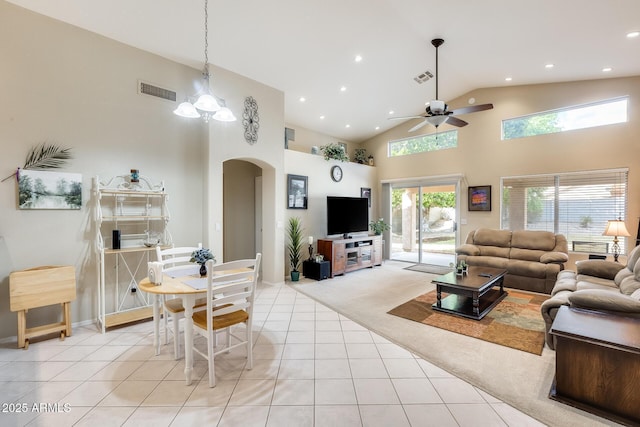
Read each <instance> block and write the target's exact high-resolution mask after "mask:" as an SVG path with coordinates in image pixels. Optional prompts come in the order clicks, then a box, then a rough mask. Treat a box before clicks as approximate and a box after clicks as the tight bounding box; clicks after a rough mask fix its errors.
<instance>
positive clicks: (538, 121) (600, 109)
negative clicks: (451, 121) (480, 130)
mask: <svg viewBox="0 0 640 427" xmlns="http://www.w3.org/2000/svg"><path fill="white" fill-rule="evenodd" d="M628 101H629V99H628V98H627V97H624V98H615V99H609V100H606V101H601V102H596V103H593V104H583V105H578V106H574V107H567V108H560V109H558V110H551V111H545V112H542V113H536V114H530V115H528V116H522V117H516V118H513V119H507V120H503V121H502V139H503V140H505V139H515V138H524V137H526V136H535V135H544V134H548V133H557V132H566V131H568V130H574V129H584V128H590V127H596V126H604V125H611V124H614V123H624V122H626V121H627V104H628Z"/></svg>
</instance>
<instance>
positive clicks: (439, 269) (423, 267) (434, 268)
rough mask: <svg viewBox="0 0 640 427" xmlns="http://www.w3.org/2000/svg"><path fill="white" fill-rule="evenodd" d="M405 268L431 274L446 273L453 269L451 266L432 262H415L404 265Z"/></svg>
mask: <svg viewBox="0 0 640 427" xmlns="http://www.w3.org/2000/svg"><path fill="white" fill-rule="evenodd" d="M405 270H411V271H419V272H421V273H431V274H447V273H451V271H453V269H452V268H451V267H444V266H442V265H434V264H415V265H411V266H409V267H405Z"/></svg>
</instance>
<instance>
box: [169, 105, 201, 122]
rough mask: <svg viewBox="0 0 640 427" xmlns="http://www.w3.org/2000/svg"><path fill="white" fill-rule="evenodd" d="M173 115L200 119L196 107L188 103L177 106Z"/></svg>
mask: <svg viewBox="0 0 640 427" xmlns="http://www.w3.org/2000/svg"><path fill="white" fill-rule="evenodd" d="M173 113H174V114H176V115H178V116H180V117H188V118H190V119H194V118H197V117H200V113H198V110H196V107H194V106H193V104H191V103H190V102H186V101H185V102H183V103H181V104H180V105H178V108H176V109H175V110H173Z"/></svg>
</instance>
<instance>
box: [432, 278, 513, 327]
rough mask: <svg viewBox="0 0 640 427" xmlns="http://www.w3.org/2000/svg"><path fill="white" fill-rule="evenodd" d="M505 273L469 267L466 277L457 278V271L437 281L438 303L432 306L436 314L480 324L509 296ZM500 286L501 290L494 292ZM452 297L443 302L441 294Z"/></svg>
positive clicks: (434, 281) (444, 299) (436, 279)
mask: <svg viewBox="0 0 640 427" xmlns="http://www.w3.org/2000/svg"><path fill="white" fill-rule="evenodd" d="M506 273H507V271H506V270H504V269H501V268H491V267H472V266H470V267H469V271H468V272H467V274H464V275H462V276H458V275H456V273H455V271H454V272H451V273H447V274H444V275H442V276H438V277H436V278H435V279H434V280H433V281H432V283H435V285H436V292H437V293H438V295H437V297H438V300H437V301H436V302H435V303H434V304H433V305H432V306H431V307H432V308H433V309H434V310H437V311H443V312H445V313H451V314H456V315H458V316H463V317H467V318H469V319H475V320H480V319H482V318H483V317H484V316H486V315H487V313H489V312H490V311H491V309H492V308H493V307H495V306H496V305H497V304H498V303H499V302H500V301H502V300H503V299H504V297H506V296H507V295H508V294H507V292H506V291H505V290H504V288H503V287H502V282H503V280H504V275H505V274H506ZM496 286H498V287H499V288H498V289H494V288H495V287H496ZM443 292H445V293H447V294H449V295H448V296H447V297H446V298H442V293H443Z"/></svg>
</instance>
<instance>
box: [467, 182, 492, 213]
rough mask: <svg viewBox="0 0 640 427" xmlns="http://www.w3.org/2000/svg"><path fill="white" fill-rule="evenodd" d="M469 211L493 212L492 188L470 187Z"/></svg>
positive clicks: (484, 186) (482, 186) (487, 186)
mask: <svg viewBox="0 0 640 427" xmlns="http://www.w3.org/2000/svg"><path fill="white" fill-rule="evenodd" d="M469 210H470V211H491V186H490V185H479V186H477V187H469Z"/></svg>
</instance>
